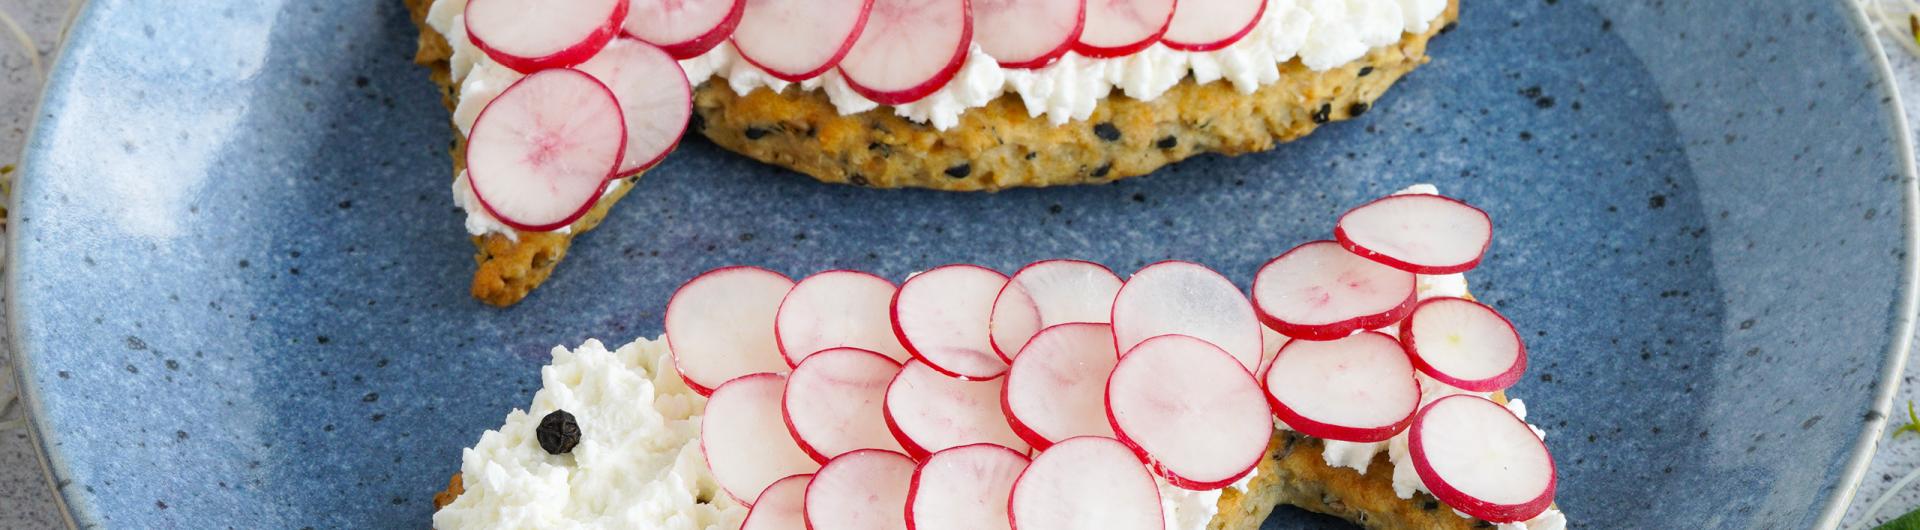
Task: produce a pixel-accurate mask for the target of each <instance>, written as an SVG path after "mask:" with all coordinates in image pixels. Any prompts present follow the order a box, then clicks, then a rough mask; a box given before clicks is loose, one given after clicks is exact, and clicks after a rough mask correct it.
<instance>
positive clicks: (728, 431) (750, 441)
mask: <svg viewBox="0 0 1920 530" xmlns="http://www.w3.org/2000/svg"><path fill="white" fill-rule="evenodd" d="M786 386H787V378H786V377H785V376H781V375H778V374H754V375H749V376H745V377H741V378H738V379H734V380H732V381H728V382H727V383H726V384H724V385H720V388H718V389H715V390H714V391H713V397H711V398H708V399H707V408H706V416H705V417H703V418H701V420H700V451H701V452H702V453H704V454H706V457H707V468H708V469H710V470H712V471H713V480H714V482H716V483H719V485H720V489H722V490H725V491H726V492H727V496H729V497H733V500H735V501H739V502H740V503H741V504H749V505H750V504H752V502H753V500H754V499H757V498H759V497H760V492H762V491H764V490H766V489H767V486H769V485H772V484H773V483H774V481H777V480H780V479H782V478H786V477H789V476H793V475H799V474H805V473H812V472H813V471H814V470H815V469H818V468H819V467H820V464H819V463H818V462H814V461H813V458H810V457H808V456H807V453H805V452H802V451H801V450H800V446H799V444H795V443H794V442H793V436H792V435H790V434H788V433H787V426H786V424H785V423H784V422H782V421H781V418H780V393H781V391H782V390H783V389H785V388H786Z"/></svg>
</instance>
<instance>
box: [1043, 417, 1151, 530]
mask: <svg viewBox="0 0 1920 530" xmlns="http://www.w3.org/2000/svg"><path fill="white" fill-rule="evenodd" d="M1007 504H1008V509H1007V512H1008V514H1009V517H1010V518H1011V519H1012V520H1013V528H1016V529H1020V528H1024V529H1027V530H1163V529H1164V528H1165V525H1166V521H1165V520H1164V519H1162V516H1161V512H1160V489H1159V487H1158V486H1155V485H1154V483H1153V476H1152V475H1148V474H1147V470H1146V469H1145V468H1142V467H1140V461H1139V460H1137V459H1136V458H1135V457H1134V455H1133V453H1132V452H1130V451H1128V450H1127V447H1126V446H1124V445H1121V444H1120V442H1116V441H1114V440H1113V439H1112V438H1100V437H1094V436H1082V437H1079V438H1073V439H1070V440H1065V441H1062V442H1060V443H1059V444H1056V445H1054V446H1053V448H1051V449H1048V450H1046V451H1045V452H1042V453H1040V456H1037V457H1034V459H1033V463H1032V464H1029V465H1027V470H1026V471H1024V472H1022V473H1020V478H1018V479H1016V480H1014V482H1013V493H1012V499H1010V500H1009V501H1008V503H1007Z"/></svg>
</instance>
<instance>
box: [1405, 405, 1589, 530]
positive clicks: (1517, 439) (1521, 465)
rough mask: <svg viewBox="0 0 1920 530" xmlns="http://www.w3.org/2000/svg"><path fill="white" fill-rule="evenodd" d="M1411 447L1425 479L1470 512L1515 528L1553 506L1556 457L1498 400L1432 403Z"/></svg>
mask: <svg viewBox="0 0 1920 530" xmlns="http://www.w3.org/2000/svg"><path fill="white" fill-rule="evenodd" d="M1407 450H1408V452H1409V453H1411V454H1412V456H1413V468H1414V471H1416V472H1417V473H1418V474H1419V475H1420V482H1421V483H1422V484H1425V485H1426V486H1427V489H1428V490H1431V491H1432V492H1433V496H1434V497H1435V498H1438V499H1440V501H1441V502H1445V503H1447V506H1451V507H1453V508H1454V509H1457V510H1460V511H1462V512H1465V513H1466V514H1467V515H1471V516H1474V517H1478V518H1480V519H1484V520H1486V521H1488V522H1492V523H1513V522H1519V521H1525V520H1528V519H1532V518H1533V517H1534V516H1537V515H1540V513H1541V512H1544V511H1546V509H1547V507H1548V506H1551V505H1553V494H1554V489H1555V486H1556V485H1557V483H1558V479H1557V477H1556V476H1555V475H1556V473H1555V470H1554V465H1553V455H1551V454H1548V452H1547V445H1546V444H1545V443H1542V442H1541V441H1540V437H1539V436H1536V435H1535V434H1534V433H1533V430H1532V429H1529V428H1528V427H1527V424H1526V423H1525V422H1522V421H1520V418H1517V417H1514V415H1513V413H1512V412H1510V411H1508V410H1507V408H1506V407H1502V406H1500V405H1499V404H1498V403H1494V402H1492V401H1488V400H1486V399H1484V398H1481V397H1479V396H1473V395H1466V394H1456V395H1452V396H1447V397H1444V398H1440V399H1438V400H1435V401H1434V402H1432V403H1429V404H1427V406H1426V408H1423V409H1421V410H1420V414H1419V416H1417V417H1416V418H1415V419H1414V421H1413V427H1412V428H1411V431H1410V434H1409V435H1408V438H1407Z"/></svg>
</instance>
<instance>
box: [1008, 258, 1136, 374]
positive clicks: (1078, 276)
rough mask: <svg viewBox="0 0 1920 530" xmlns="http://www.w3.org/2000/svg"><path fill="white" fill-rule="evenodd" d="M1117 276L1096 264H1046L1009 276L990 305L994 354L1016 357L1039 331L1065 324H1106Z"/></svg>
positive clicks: (1111, 314)
mask: <svg viewBox="0 0 1920 530" xmlns="http://www.w3.org/2000/svg"><path fill="white" fill-rule="evenodd" d="M1120 285H1121V282H1120V277H1119V276H1115V275H1114V274H1113V271H1112V270H1109V269H1107V268H1106V267H1105V266H1102V265H1100V264H1098V263H1094V262H1091V261H1080V260H1047V261H1041V262H1037V263H1033V264H1031V265H1027V266H1026V267H1025V268H1022V269H1020V270H1019V272H1015V273H1013V276H1012V277H1011V278H1009V279H1008V280H1007V286H1006V287H1005V288H1002V289H1001V290H1000V294H999V296H997V297H995V298H994V300H993V319H992V320H991V321H990V322H989V323H988V328H990V329H991V330H992V332H993V333H992V335H993V350H994V351H995V352H999V354H1000V356H1001V357H1002V358H1005V359H1007V360H1009V361H1011V360H1013V357H1014V355H1017V354H1019V353H1020V349H1021V348H1022V347H1024V346H1026V344H1027V340H1028V339H1031V338H1033V334H1035V333H1039V332H1040V330H1042V329H1046V328H1049V327H1053V326H1056V325H1059V324H1066V323H1069V322H1095V323H1101V324H1105V323H1107V322H1109V321H1111V320H1112V318H1113V296H1114V295H1115V294H1118V293H1119V292H1120Z"/></svg>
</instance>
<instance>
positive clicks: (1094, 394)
mask: <svg viewBox="0 0 1920 530" xmlns="http://www.w3.org/2000/svg"><path fill="white" fill-rule="evenodd" d="M1118 362H1120V356H1119V354H1117V353H1116V352H1114V351H1113V327H1112V326H1108V325H1106V324H1088V323H1072V324H1061V325H1058V326H1054V327H1050V328H1047V329H1045V330H1042V331H1041V332H1040V334H1038V335H1034V336H1033V340H1031V341H1028V342H1027V347H1026V348H1025V349H1022V350H1020V356H1019V357H1017V358H1015V359H1014V360H1013V368H1012V369H1009V370H1007V387H1006V390H1005V391H1004V392H1002V394H1001V400H1000V406H1001V407H1003V408H1005V409H1006V415H1007V420H1008V421H1009V422H1011V423H1012V424H1013V432H1014V433H1016V434H1019V435H1020V438H1021V439H1023V440H1026V441H1027V443H1029V444H1032V445H1033V446H1034V447H1035V448H1039V449H1046V448H1047V446H1049V445H1052V444H1053V443H1054V442H1058V441H1060V440H1065V439H1068V438H1072V437H1075V436H1106V437H1112V436H1113V424H1112V423H1109V422H1108V421H1107V411H1106V408H1107V376H1109V375H1112V374H1113V365H1114V364H1116V363H1118Z"/></svg>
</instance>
